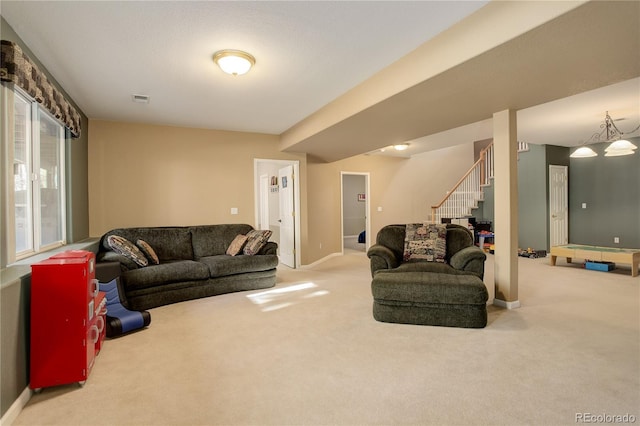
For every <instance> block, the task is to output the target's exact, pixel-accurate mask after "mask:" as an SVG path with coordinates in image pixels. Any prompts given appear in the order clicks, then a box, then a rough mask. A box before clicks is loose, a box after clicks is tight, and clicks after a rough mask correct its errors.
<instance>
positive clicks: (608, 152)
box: [571, 111, 640, 158]
mask: <svg viewBox="0 0 640 426" xmlns="http://www.w3.org/2000/svg"><path fill="white" fill-rule="evenodd" d="M600 128H601V129H602V130H600V131H599V132H596V133H594V134H593V135H591V137H590V138H589V139H588V140H587V141H585V142H584V143H583V145H586V144H588V143H596V142H611V141H613V142H611V145H609V146H608V147H607V148H606V149H605V154H604V156H605V157H619V156H621V155H631V154H634V152H635V150H636V149H638V147H637V146H635V145H634V144H632V143H631V142H629V141H628V140H626V139H623V136H624V133H623V132H622V131H621V130H620V129H618V126H616V124H615V123H614V121H613V118H611V116H610V115H609V111H607V112H606V114H605V117H604V121H603V122H602V124H600ZM638 129H640V125H638V126H637V127H636V128H635V129H633V130H632V131H630V132H629V133H634V132H636V131H637V130H638ZM588 151H591V152H588ZM596 155H598V154H596V153H595V152H594V151H593V150H592V149H591V148H589V147H586V146H583V147H580V148H578V149H577V150H575V151H574V152H573V154H571V157H573V158H586V157H595V156H596Z"/></svg>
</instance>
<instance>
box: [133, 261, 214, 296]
mask: <svg viewBox="0 0 640 426" xmlns="http://www.w3.org/2000/svg"><path fill="white" fill-rule="evenodd" d="M122 277H123V283H124V286H125V289H126V290H127V291H128V290H132V289H137V288H147V287H154V286H160V285H163V284H167V283H174V282H181V281H196V280H206V279H208V278H209V268H208V267H207V265H205V264H203V263H200V262H195V261H193V260H179V261H173V262H171V261H169V262H165V263H161V264H159V265H151V266H147V267H146V268H140V269H134V270H132V271H126V272H124V273H123V274H122Z"/></svg>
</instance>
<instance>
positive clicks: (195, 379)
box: [14, 253, 640, 425]
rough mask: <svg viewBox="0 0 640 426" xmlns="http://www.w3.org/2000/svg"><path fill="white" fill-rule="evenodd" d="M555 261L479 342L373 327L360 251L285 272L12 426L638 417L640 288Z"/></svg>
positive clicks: (193, 318) (120, 350) (179, 321)
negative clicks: (518, 305) (274, 283)
mask: <svg viewBox="0 0 640 426" xmlns="http://www.w3.org/2000/svg"><path fill="white" fill-rule="evenodd" d="M492 262H493V259H492V256H489V259H488V261H487V274H486V276H485V282H486V283H492V282H493V263H492ZM558 264H559V266H556V267H552V266H549V260H548V259H525V258H519V276H520V297H519V299H520V302H521V303H522V307H521V308H519V309H515V310H504V309H500V308H496V307H493V306H490V307H489V323H488V325H487V327H486V328H484V329H479V330H475V329H457V328H444V327H426V326H411V325H399V324H385V323H379V322H376V321H375V320H373V318H372V315H371V303H372V300H371V293H370V275H369V263H368V259H367V258H366V256H365V255H364V254H362V253H350V254H347V255H345V256H340V257H333V258H330V259H329V260H328V261H326V262H323V263H321V264H318V265H316V266H314V267H313V268H308V269H298V270H291V269H288V268H282V269H281V270H279V272H278V284H277V286H276V287H275V288H274V289H272V291H268V292H264V291H253V292H244V293H235V294H228V295H222V296H216V297H211V298H207V299H201V300H196V301H190V302H184V303H179V304H175V305H171V306H165V307H161V308H156V309H153V310H152V311H151V314H152V322H151V326H150V327H149V328H148V329H146V330H143V331H140V332H136V333H134V334H131V335H128V336H124V337H120V338H117V339H112V340H108V341H107V342H106V343H105V345H104V348H103V350H102V352H101V353H100V355H99V357H98V359H97V361H96V364H95V367H94V369H93V372H92V374H91V376H90V377H89V380H88V381H87V383H86V385H85V386H84V387H83V388H80V387H78V386H77V385H69V386H62V387H58V388H48V389H44V390H43V391H42V392H41V393H40V394H36V395H34V396H33V397H32V398H31V400H30V401H29V403H28V405H27V406H26V407H25V408H24V410H23V411H22V413H21V414H20V415H19V416H18V418H17V419H16V421H15V422H14V425H47V424H51V425H214V424H220V425H410V424H411V425H413V424H415V425H431V424H432V425H474V424H475V425H565V424H566V425H571V424H576V423H581V422H582V420H584V419H588V418H594V417H588V416H616V415H625V414H628V415H631V416H635V419H636V421H640V420H638V418H640V412H639V408H638V407H640V333H639V330H640V314H639V304H640V298H639V295H640V292H639V288H640V277H635V278H634V277H631V274H630V269H629V268H627V269H621V270H616V271H614V272H609V273H605V272H596V271H587V270H584V269H581V268H580V267H579V266H577V265H570V266H566V264H565V263H564V261H563V260H559V261H558ZM488 288H489V293H490V297H491V298H492V297H493V285H490V286H488ZM580 416H582V417H580ZM595 418H596V419H597V418H598V417H595ZM602 419H606V417H602ZM609 419H611V418H610V417H609Z"/></svg>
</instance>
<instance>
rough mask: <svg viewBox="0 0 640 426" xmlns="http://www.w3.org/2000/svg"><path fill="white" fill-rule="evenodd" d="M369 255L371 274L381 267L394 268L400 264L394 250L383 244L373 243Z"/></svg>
mask: <svg viewBox="0 0 640 426" xmlns="http://www.w3.org/2000/svg"><path fill="white" fill-rule="evenodd" d="M367 256H368V257H369V259H371V276H373V275H374V274H375V272H376V271H378V270H380V269H393V268H397V267H398V265H399V264H400V262H399V261H398V259H397V258H396V255H395V254H393V251H391V249H390V248H388V247H386V246H383V245H381V244H374V245H372V246H371V247H370V248H369V251H368V252H367Z"/></svg>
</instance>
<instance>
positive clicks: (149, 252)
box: [136, 240, 160, 265]
mask: <svg viewBox="0 0 640 426" xmlns="http://www.w3.org/2000/svg"><path fill="white" fill-rule="evenodd" d="M136 246H138V248H139V249H140V251H141V252H143V253H144V255H145V256H146V257H147V259H149V262H151V263H153V264H154V265H159V264H160V259H158V255H157V254H156V251H155V250H154V249H153V247H151V246H150V245H149V243H148V242H146V241H145V240H138V241H136Z"/></svg>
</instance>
